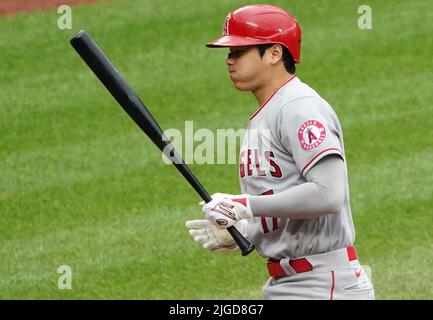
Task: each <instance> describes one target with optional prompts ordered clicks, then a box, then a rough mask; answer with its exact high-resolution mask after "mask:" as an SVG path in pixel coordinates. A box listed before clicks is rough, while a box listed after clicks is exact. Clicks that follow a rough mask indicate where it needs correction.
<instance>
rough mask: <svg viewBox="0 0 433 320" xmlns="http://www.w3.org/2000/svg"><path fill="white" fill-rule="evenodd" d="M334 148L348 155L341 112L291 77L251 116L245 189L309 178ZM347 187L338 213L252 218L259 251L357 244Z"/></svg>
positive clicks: (277, 187) (274, 254)
mask: <svg viewBox="0 0 433 320" xmlns="http://www.w3.org/2000/svg"><path fill="white" fill-rule="evenodd" d="M331 154H337V155H339V156H341V157H342V158H343V159H344V145H343V134H342V130H341V126H340V123H339V120H338V118H337V115H336V114H335V112H334V110H333V109H332V107H331V106H330V105H329V104H328V103H327V102H326V101H325V100H324V99H322V98H321V97H320V96H319V95H318V93H317V92H316V91H314V90H313V89H312V88H310V87H309V86H308V85H306V84H305V83H303V82H301V81H300V80H299V79H298V78H297V77H292V78H291V79H289V80H288V81H287V82H286V83H285V84H283V86H282V87H280V88H279V89H278V90H277V91H276V92H275V93H274V94H273V95H272V96H271V97H270V98H269V99H268V100H267V101H266V102H265V103H264V104H263V105H262V106H261V107H260V108H259V110H257V112H256V113H254V114H253V116H252V117H251V118H250V121H249V124H248V129H247V132H246V134H245V137H244V140H243V143H242V147H241V150H240V157H239V165H240V167H239V169H240V170H239V174H240V185H241V192H242V193H244V194H250V195H264V196H265V195H266V194H272V193H279V192H282V191H284V190H287V189H288V188H291V187H295V186H297V185H300V184H302V183H305V182H306V180H305V174H306V173H307V172H308V170H310V169H311V168H312V167H313V166H314V165H315V164H316V163H317V162H318V161H319V160H320V159H322V158H323V157H325V156H327V155H331ZM346 170H347V169H346ZM346 177H347V175H346ZM345 190H346V191H345V199H344V205H343V206H342V209H341V211H340V212H339V213H337V214H329V215H325V216H322V217H319V218H314V219H285V218H272V217H256V218H254V219H251V220H250V223H249V225H248V227H247V235H248V238H249V240H250V241H251V242H252V243H254V244H255V246H256V248H257V251H258V252H259V254H260V255H262V256H263V257H266V258H273V259H281V258H284V257H301V256H308V255H311V254H318V253H323V252H328V251H332V250H337V249H340V248H343V247H347V246H349V245H351V244H353V242H354V239H355V229H354V226H353V222H352V215H351V211H350V203H349V188H348V183H347V181H346V188H345ZM310 201H315V199H310Z"/></svg>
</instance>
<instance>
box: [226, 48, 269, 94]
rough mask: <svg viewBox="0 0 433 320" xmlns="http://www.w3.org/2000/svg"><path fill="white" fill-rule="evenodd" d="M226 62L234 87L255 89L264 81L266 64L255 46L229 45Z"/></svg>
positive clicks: (245, 89) (242, 89)
mask: <svg viewBox="0 0 433 320" xmlns="http://www.w3.org/2000/svg"><path fill="white" fill-rule="evenodd" d="M226 63H227V66H228V71H229V75H230V79H231V80H232V81H233V84H234V86H235V87H236V89H238V90H240V91H255V90H257V89H258V88H259V87H260V86H261V85H262V84H263V83H264V80H265V79H263V78H264V75H266V74H267V72H265V68H266V64H265V63H264V60H263V59H262V57H260V54H259V50H258V49H257V47H256V46H245V47H230V51H229V54H228V56H227V60H226Z"/></svg>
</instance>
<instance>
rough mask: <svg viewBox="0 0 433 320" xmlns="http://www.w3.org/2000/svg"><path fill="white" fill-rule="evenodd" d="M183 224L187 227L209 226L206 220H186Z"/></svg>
mask: <svg viewBox="0 0 433 320" xmlns="http://www.w3.org/2000/svg"><path fill="white" fill-rule="evenodd" d="M185 226H186V227H187V228H188V229H205V228H207V227H208V226H209V222H208V221H207V220H188V221H187V222H185Z"/></svg>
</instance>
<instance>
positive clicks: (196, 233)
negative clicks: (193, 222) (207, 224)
mask: <svg viewBox="0 0 433 320" xmlns="http://www.w3.org/2000/svg"><path fill="white" fill-rule="evenodd" d="M189 234H190V235H191V236H192V237H193V238H194V237H198V236H205V235H206V231H204V230H203V229H190V230H189Z"/></svg>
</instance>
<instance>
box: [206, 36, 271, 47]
mask: <svg viewBox="0 0 433 320" xmlns="http://www.w3.org/2000/svg"><path fill="white" fill-rule="evenodd" d="M266 43H272V41H269V40H261V39H256V38H249V37H241V36H235V35H230V36H221V37H219V38H218V39H216V40H214V41H211V42H208V43H207V44H206V47H208V48H226V47H244V46H255V45H259V44H266Z"/></svg>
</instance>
